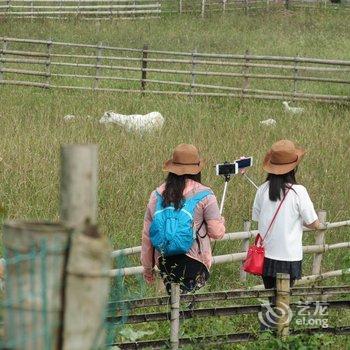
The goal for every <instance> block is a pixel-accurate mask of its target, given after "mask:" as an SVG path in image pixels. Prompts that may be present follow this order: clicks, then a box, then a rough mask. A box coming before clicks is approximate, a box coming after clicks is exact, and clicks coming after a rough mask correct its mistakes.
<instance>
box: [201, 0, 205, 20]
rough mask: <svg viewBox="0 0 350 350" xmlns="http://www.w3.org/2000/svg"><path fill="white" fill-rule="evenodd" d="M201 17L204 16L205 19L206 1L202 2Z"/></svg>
mask: <svg viewBox="0 0 350 350" xmlns="http://www.w3.org/2000/svg"><path fill="white" fill-rule="evenodd" d="M201 15H202V18H204V16H205V0H202V13H201Z"/></svg>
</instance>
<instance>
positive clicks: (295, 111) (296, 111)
mask: <svg viewBox="0 0 350 350" xmlns="http://www.w3.org/2000/svg"><path fill="white" fill-rule="evenodd" d="M283 106H284V110H285V111H286V112H288V113H291V114H300V113H303V112H304V108H300V107H290V106H289V104H288V102H287V101H283Z"/></svg>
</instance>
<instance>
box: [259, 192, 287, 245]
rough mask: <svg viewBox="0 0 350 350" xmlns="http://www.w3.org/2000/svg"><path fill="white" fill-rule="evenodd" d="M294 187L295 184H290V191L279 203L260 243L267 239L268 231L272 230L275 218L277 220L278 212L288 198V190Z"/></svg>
mask: <svg viewBox="0 0 350 350" xmlns="http://www.w3.org/2000/svg"><path fill="white" fill-rule="evenodd" d="M292 187H293V185H292V186H290V187H289V188H288V191H287V192H286V194H285V195H284V197H283V198H282V200H281V202H280V204H279V206H278V208H277V210H276V211H275V214H274V216H273V218H272V220H271V222H270V225H269V228H268V229H267V231H266V234H265V237H264V238H262V237H261V236H260V243H262V242H263V241H264V240H265V239H266V237H267V235H268V233H269V232H270V230H271V227H272V225H273V223H274V222H275V220H276V217H277V214H278V212H279V211H280V209H281V207H282V204H283V202H284V200H285V199H286V197H287V194H288V192H289V191H290V190H291V189H292Z"/></svg>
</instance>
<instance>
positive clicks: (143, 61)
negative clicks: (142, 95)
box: [141, 44, 148, 92]
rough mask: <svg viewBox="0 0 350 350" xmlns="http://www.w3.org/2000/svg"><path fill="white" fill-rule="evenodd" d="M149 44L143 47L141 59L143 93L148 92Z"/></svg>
mask: <svg viewBox="0 0 350 350" xmlns="http://www.w3.org/2000/svg"><path fill="white" fill-rule="evenodd" d="M147 57H148V44H145V45H143V49H142V59H141V92H142V91H145V90H146V79H147V63H148V62H147Z"/></svg>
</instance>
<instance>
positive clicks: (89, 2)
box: [0, 0, 349, 19]
mask: <svg viewBox="0 0 350 350" xmlns="http://www.w3.org/2000/svg"><path fill="white" fill-rule="evenodd" d="M348 5H349V4H348V3H347V2H346V3H344V4H341V5H339V4H333V3H332V2H330V1H329V0H316V1H305V0H1V1H0V16H3V17H17V18H38V17H45V18H57V19H62V18H68V17H72V16H74V17H79V18H94V19H102V18H103V19H108V18H110V19H113V18H116V17H119V18H150V17H159V16H160V15H161V14H163V15H167V14H188V13H189V14H199V15H200V16H201V17H205V16H206V15H207V14H211V13H217V12H222V13H226V12H230V11H231V12H232V11H240V10H243V11H244V12H245V13H249V11H254V10H265V11H269V10H272V9H281V8H285V9H292V8H298V7H307V8H310V7H319V8H320V7H321V8H327V9H342V10H343V9H348V8H349V6H348Z"/></svg>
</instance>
